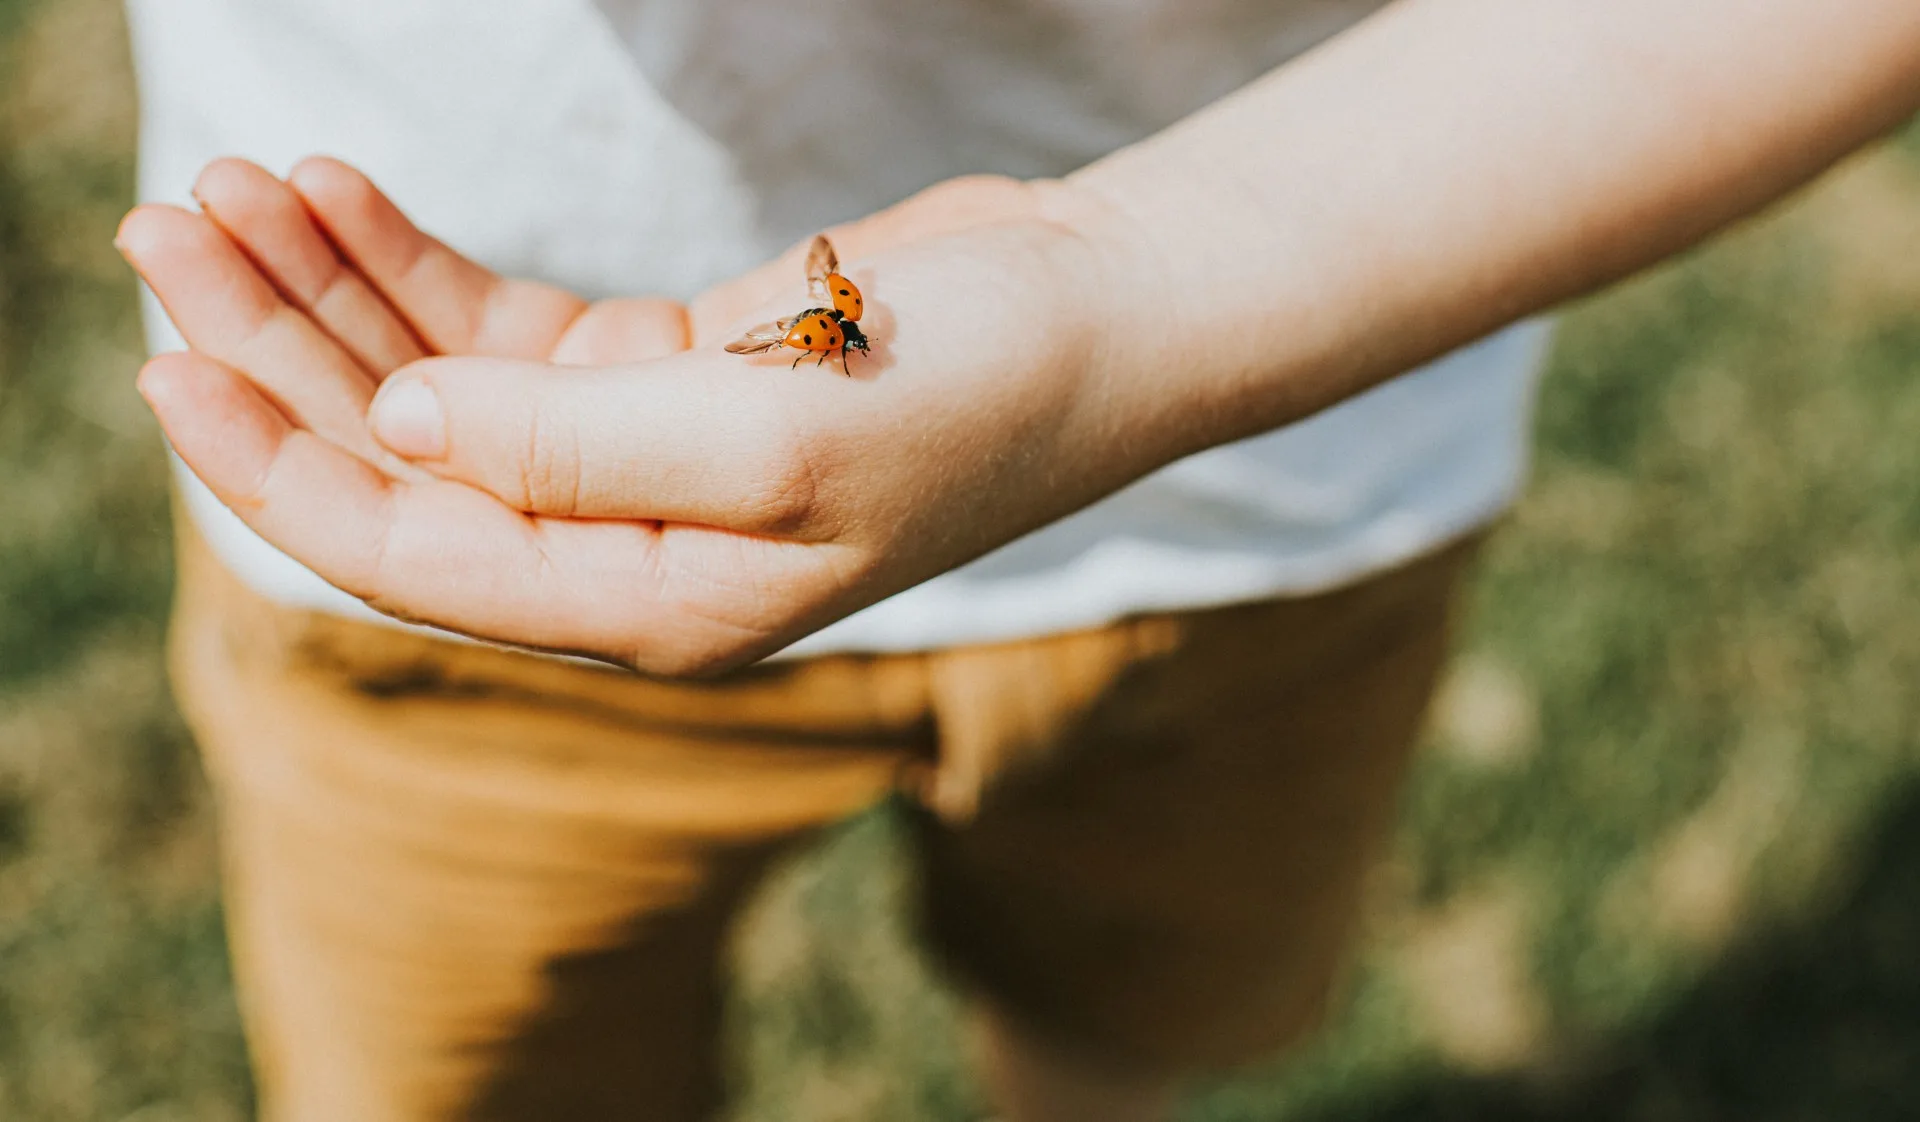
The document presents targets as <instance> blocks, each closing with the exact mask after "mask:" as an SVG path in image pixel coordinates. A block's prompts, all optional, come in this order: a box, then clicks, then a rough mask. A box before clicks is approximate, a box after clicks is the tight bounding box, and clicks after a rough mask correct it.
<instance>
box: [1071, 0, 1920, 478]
mask: <svg viewBox="0 0 1920 1122" xmlns="http://www.w3.org/2000/svg"><path fill="white" fill-rule="evenodd" d="M1916 107H1920V4H1916V3H1914V2H1913V0H1684V2H1681V3H1673V2H1671V0H1605V2H1603V3H1596V2H1593V0H1402V2H1401V3H1398V4H1395V5H1393V6H1391V7H1389V8H1388V9H1386V10H1385V11H1384V12H1382V13H1381V14H1380V15H1379V16H1377V17H1376V18H1374V19H1372V20H1369V21H1367V22H1366V23H1364V24H1363V25H1361V26H1360V27H1358V28H1357V29H1355V30H1354V31H1353V32H1351V33H1349V34H1348V35H1346V36H1344V37H1342V38H1340V39H1337V40H1335V41H1334V42H1332V43H1330V44H1328V45H1327V46H1325V47H1324V48H1322V49H1321V50H1319V51H1317V52H1315V53H1314V54H1311V55H1309V56H1307V57H1305V58H1303V59H1301V60H1299V61H1298V62H1297V63H1295V64H1294V65H1291V66H1288V67H1284V68H1282V69H1281V70H1279V71H1278V72H1276V73H1274V74H1272V75H1270V76H1268V77H1267V78H1265V79H1263V80H1261V81H1259V82H1257V83H1255V84H1254V85H1252V86H1250V87H1248V88H1246V89H1244V90H1242V91H1240V92H1239V93H1238V94H1236V95H1234V96H1232V97H1230V98H1227V99H1225V100H1223V101H1222V102H1220V103H1218V104H1216V105H1214V106H1212V107H1211V108H1209V109H1207V110H1205V111H1203V112H1201V113H1200V114H1198V115H1196V116H1194V117H1192V118H1190V119H1189V120H1187V121H1185V122H1183V123H1181V124H1179V125H1177V126H1175V127H1174V128H1172V129H1170V130H1168V131H1166V132H1164V133H1162V134H1160V135H1158V136H1156V137H1153V138H1151V139H1150V140H1147V141H1146V142H1144V143H1141V144H1138V145H1136V146H1134V147H1132V148H1129V149H1126V150H1124V151H1121V152H1119V153H1116V154H1115V155H1114V156H1112V157H1110V158H1108V159H1106V160H1103V161H1101V162H1099V163H1097V164H1095V165H1093V166H1091V167H1089V168H1087V169H1085V170H1084V171H1083V172H1081V173H1080V174H1078V175H1076V176H1073V177H1072V178H1071V179H1070V180H1069V183H1070V184H1071V185H1073V186H1076V187H1081V188H1085V189H1086V190H1087V191H1089V192H1091V193H1092V194H1093V195H1094V196H1096V197H1097V198H1098V199H1100V200H1102V201H1103V202H1104V203H1105V204H1107V207H1108V208H1109V209H1107V210H1106V211H1104V212H1101V213H1097V214H1096V216H1095V217H1094V218H1092V219H1089V220H1087V221H1089V222H1090V223H1091V226H1092V228H1093V229H1095V230H1097V231H1098V233H1097V235H1096V237H1098V238H1100V239H1104V240H1112V241H1115V242H1122V243H1127V244H1130V245H1131V247H1132V249H1131V252H1132V253H1133V254H1134V255H1135V257H1136V259H1137V260H1139V261H1141V262H1143V264H1142V265H1141V266H1139V267H1138V268H1135V269H1133V270H1132V271H1133V272H1134V273H1135V274H1136V275H1138V276H1140V277H1142V278H1143V279H1144V280H1145V281H1146V282H1147V284H1146V287H1144V288H1143V290H1142V291H1140V292H1138V293H1136V294H1134V295H1133V296H1132V297H1131V298H1130V299H1129V300H1128V307H1129V308H1131V309H1133V310H1134V311H1136V312H1137V311H1138V310H1139V309H1141V308H1146V307H1154V306H1159V307H1163V308H1165V312H1164V314H1163V315H1159V316H1155V317H1154V319H1155V320H1156V321H1158V322H1161V323H1167V324H1172V325H1176V330H1174V331H1172V332H1170V333H1167V334H1163V335H1160V336H1158V338H1157V344H1156V340H1155V339H1154V338H1152V337H1149V338H1146V339H1140V338H1138V333H1136V335H1135V336H1134V337H1133V338H1131V339H1130V342H1129V348H1137V347H1139V346H1140V344H1142V343H1144V344H1146V347H1145V349H1144V350H1136V351H1135V353H1137V354H1139V355H1140V357H1142V358H1144V359H1145V360H1146V361H1145V362H1143V363H1132V362H1128V361H1124V360H1123V361H1119V362H1116V363H1113V364H1111V366H1110V368H1111V369H1113V370H1114V371H1115V372H1116V376H1118V377H1123V378H1134V379H1138V380H1139V381H1140V382H1142V383H1145V385H1143V386H1142V392H1145V393H1148V394H1159V395H1161V396H1162V397H1164V395H1165V394H1166V393H1167V392H1168V389H1169V387H1168V384H1167V372H1168V371H1171V370H1182V371H1186V372H1187V373H1188V374H1189V375H1190V377H1191V379H1192V385H1191V386H1190V387H1189V389H1190V391H1191V393H1192V397H1191V398H1190V399H1189V400H1188V402H1187V405H1188V406H1189V408H1185V409H1183V410H1182V411H1181V413H1180V415H1179V417H1178V418H1175V420H1178V421H1184V426H1183V428H1184V431H1182V432H1181V433H1180V439H1181V440H1182V441H1183V442H1184V445H1183V447H1182V448H1181V449H1180V450H1181V451H1187V450H1193V449H1197V448H1201V447H1206V446H1209V445H1212V444H1215V443H1220V442H1222V441H1225V440H1229V439H1233V438H1236V437H1241V436H1246V435H1250V434H1252V433H1256V432H1260V431H1264V430H1266V429H1269V428H1273V427H1275V426H1277V425H1279V424H1282V423H1285V422H1287V421H1290V420H1293V419H1296V418H1298V417H1301V416H1303V415H1306V414H1308V413H1311V412H1313V411H1314V410H1316V409H1319V408H1321V407H1323V406H1325V405H1328V404H1330V403H1332V402H1334V401H1337V400H1339V399H1341V398H1343V397H1346V396H1348V395H1350V394H1353V393H1355V392H1357V391H1359V390H1361V389H1364V388H1366V387H1367V386H1369V385H1372V384H1373V383H1375V382H1378V381H1380V380H1381V379H1384V378H1386V377H1389V376H1391V375H1393V374H1396V373H1398V372H1400V371H1403V370H1406V369H1409V368H1411V367H1413V366H1416V365H1418V364H1420V363H1421V362H1423V361H1425V360H1427V359H1430V358H1433V357H1435V356H1437V355H1439V354H1441V353H1444V352H1445V351H1447V350H1450V349H1452V348H1453V347H1455V346H1458V345H1460V344H1463V343H1465V342H1467V341H1469V340H1471V339H1473V338H1475V337H1477V336H1479V335H1481V334H1484V333H1486V332H1487V331H1490V330H1492V329H1494V328H1496V327H1499V326H1501V325H1502V324H1504V323H1507V322H1509V321H1512V320H1514V319H1517V318H1519V317H1521V316H1524V315H1526V314H1529V313H1532V312H1535V311H1538V310H1540V309H1543V308H1546V307H1549V306H1551V305H1553V304H1555V303H1558V302H1560V301H1562V300H1565V299H1567V298H1569V297H1572V296H1575V295H1578V294H1581V293H1584V292H1588V291H1590V290H1592V289H1594V288H1596V287H1599V286H1601V285H1603V284H1605V283H1607V282H1610V281H1613V280H1615V279H1617V278H1619V277H1621V276H1623V275H1625V274H1627V273H1630V272H1632V271H1633V270H1635V269H1638V268H1640V267H1642V266H1645V265H1647V264H1649V263H1651V262H1653V261H1656V260H1658V259H1659V258H1661V257H1664V256H1666V255H1668V254H1671V253H1673V252H1675V251H1678V250H1680V249H1682V248H1684V247H1686V246H1688V245H1691V244H1693V243H1694V242H1696V241H1698V240H1699V239H1701V238H1703V237H1705V236H1706V235H1708V234H1709V233H1711V232H1713V231H1714V230H1716V229H1718V228H1720V227H1721V226H1723V225H1725V224H1726V223H1728V222H1730V221H1732V220H1734V219H1736V218H1739V217H1740V216H1742V215H1745V214H1747V213H1749V212H1751V211H1754V210H1756V209H1758V208H1760V207H1762V206H1764V205H1765V204H1767V203H1768V202H1770V201H1772V200H1774V199H1776V198H1778V197H1779V196H1780V195H1782V194H1784V193H1786V192H1787V191H1789V190H1791V189H1792V188H1794V187H1795V186H1798V185H1799V184H1801V183H1803V182H1805V181H1806V180H1808V179H1810V178H1812V177H1813V176H1814V175H1816V174H1818V173H1819V172H1820V171H1821V170H1823V169H1824V168H1826V167H1827V166H1828V165H1830V164H1831V163H1833V162H1834V161H1836V160H1837V159H1839V158H1840V157H1841V156H1843V155H1845V154H1846V153H1848V152H1849V151H1851V150H1853V149H1855V148H1857V147H1859V146H1860V145H1861V144H1863V143H1865V142H1866V141H1868V140H1869V139H1871V138H1873V137H1875V136H1876V135H1879V134H1881V133H1883V132H1885V131H1887V130H1888V129H1890V128H1892V127H1894V126H1895V125H1897V124H1898V123H1899V122H1900V121H1901V120H1903V119H1904V118H1905V117H1906V116H1907V115H1908V114H1910V113H1912V112H1913V111H1914V110H1915V108H1916ZM1169 300H1171V301H1172V302H1173V305H1172V306H1171V307H1168V306H1167V304H1168V301H1169ZM1122 389H1123V392H1124V387H1122ZM1157 420H1158V421H1159V422H1160V423H1165V422H1167V421H1168V420H1169V418H1168V417H1167V415H1166V413H1165V412H1164V411H1162V412H1161V413H1160V414H1159V415H1158V417H1157Z"/></svg>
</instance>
